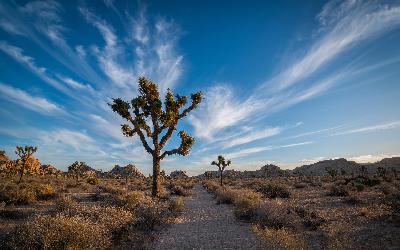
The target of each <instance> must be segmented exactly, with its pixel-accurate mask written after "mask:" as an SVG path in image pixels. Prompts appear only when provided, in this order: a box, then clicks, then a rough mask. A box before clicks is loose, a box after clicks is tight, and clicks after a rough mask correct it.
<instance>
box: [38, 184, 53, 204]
mask: <svg viewBox="0 0 400 250" xmlns="http://www.w3.org/2000/svg"><path fill="white" fill-rule="evenodd" d="M35 191H36V196H37V198H38V199H39V200H50V199H53V198H55V197H56V195H57V194H56V191H55V190H54V188H53V186H51V185H49V184H38V185H37V186H36V187H35Z"/></svg>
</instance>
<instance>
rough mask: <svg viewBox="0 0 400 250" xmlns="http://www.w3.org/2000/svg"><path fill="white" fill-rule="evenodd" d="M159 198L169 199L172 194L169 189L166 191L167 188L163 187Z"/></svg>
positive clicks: (162, 199)
mask: <svg viewBox="0 0 400 250" xmlns="http://www.w3.org/2000/svg"><path fill="white" fill-rule="evenodd" d="M158 198H159V199H160V200H161V201H167V200H169V199H170V198H171V195H170V193H169V192H168V191H166V190H165V189H161V191H160V193H159V194H158Z"/></svg>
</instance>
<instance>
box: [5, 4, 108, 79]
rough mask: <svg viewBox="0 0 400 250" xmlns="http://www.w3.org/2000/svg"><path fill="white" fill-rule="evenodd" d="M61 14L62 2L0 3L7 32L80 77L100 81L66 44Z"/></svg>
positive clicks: (85, 62) (90, 67)
mask: <svg viewBox="0 0 400 250" xmlns="http://www.w3.org/2000/svg"><path fill="white" fill-rule="evenodd" d="M63 13H64V9H63V7H62V5H61V4H60V3H59V2H56V1H53V0H37V1H30V2H28V3H26V4H25V5H18V4H17V3H15V2H13V1H3V2H2V3H0V15H1V16H2V17H3V19H1V20H2V21H1V22H2V23H3V24H2V25H0V27H2V28H3V30H5V31H7V32H9V33H10V34H13V35H19V36H23V37H25V38H28V39H30V41H31V42H33V43H34V44H36V45H38V46H39V47H40V48H41V49H43V50H44V51H45V52H47V54H48V55H49V56H51V57H52V58H53V59H55V60H57V61H58V62H59V63H61V64H62V65H64V66H65V67H67V68H68V69H69V70H71V71H72V72H73V73H74V74H77V75H79V76H80V77H81V78H84V79H87V80H88V81H89V82H91V83H99V84H100V83H104V81H103V79H102V75H100V74H98V73H97V72H96V70H95V69H93V67H92V66H91V65H90V64H89V63H88V62H87V61H86V60H82V57H81V56H80V55H79V53H78V52H77V51H76V50H75V49H73V48H71V47H70V46H69V45H68V43H67V41H66V39H65V37H64V32H65V31H66V30H67V28H66V27H65V26H64V23H63V18H62V14H63ZM10 27H13V28H10ZM48 41H51V44H49V43H48Z"/></svg>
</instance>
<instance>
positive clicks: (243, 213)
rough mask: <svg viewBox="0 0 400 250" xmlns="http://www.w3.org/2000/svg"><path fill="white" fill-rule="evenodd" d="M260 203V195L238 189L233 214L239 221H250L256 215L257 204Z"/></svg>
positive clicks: (248, 190)
mask: <svg viewBox="0 0 400 250" xmlns="http://www.w3.org/2000/svg"><path fill="white" fill-rule="evenodd" d="M260 202H261V195H260V194H259V193H257V192H254V191H253V190H251V189H240V190H237V191H236V194H235V198H234V200H233V203H234V205H235V208H234V214H235V216H236V217H237V218H239V219H246V220H251V219H253V218H254V216H255V215H256V210H257V206H258V204H259V203H260Z"/></svg>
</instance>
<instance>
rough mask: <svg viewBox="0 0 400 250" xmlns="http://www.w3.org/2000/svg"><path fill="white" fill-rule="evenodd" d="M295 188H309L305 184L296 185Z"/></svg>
mask: <svg viewBox="0 0 400 250" xmlns="http://www.w3.org/2000/svg"><path fill="white" fill-rule="evenodd" d="M294 187H295V188H305V187H307V184H306V183H304V182H299V183H296V184H294Z"/></svg>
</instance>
